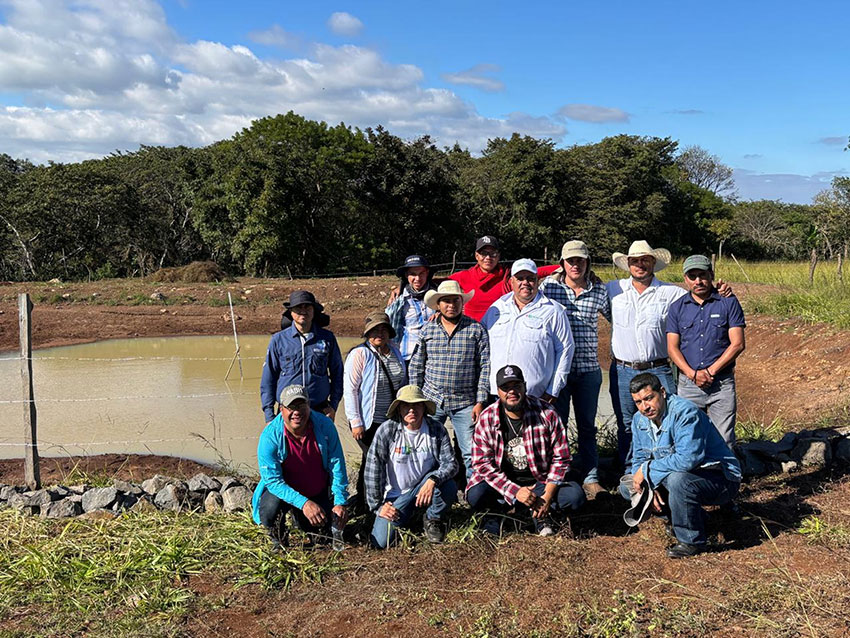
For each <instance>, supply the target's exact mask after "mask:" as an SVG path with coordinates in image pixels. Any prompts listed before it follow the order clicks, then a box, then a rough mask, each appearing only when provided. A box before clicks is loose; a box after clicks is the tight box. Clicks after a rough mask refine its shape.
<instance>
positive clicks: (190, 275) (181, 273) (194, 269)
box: [150, 261, 225, 284]
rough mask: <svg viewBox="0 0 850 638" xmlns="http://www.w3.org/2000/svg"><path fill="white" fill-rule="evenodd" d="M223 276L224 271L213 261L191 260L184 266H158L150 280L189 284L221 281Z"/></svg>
mask: <svg viewBox="0 0 850 638" xmlns="http://www.w3.org/2000/svg"><path fill="white" fill-rule="evenodd" d="M224 278H225V275H224V271H223V270H222V269H221V268H220V267H219V265H218V264H217V263H215V262H214V261H193V262H192V263H191V264H188V265H186V266H177V267H174V268H160V269H159V270H157V271H156V272H155V273H154V274H152V275H151V276H150V280H151V281H157V282H165V283H171V282H178V281H179V282H184V283H190V284H196V283H209V282H212V281H222V280H223V279H224Z"/></svg>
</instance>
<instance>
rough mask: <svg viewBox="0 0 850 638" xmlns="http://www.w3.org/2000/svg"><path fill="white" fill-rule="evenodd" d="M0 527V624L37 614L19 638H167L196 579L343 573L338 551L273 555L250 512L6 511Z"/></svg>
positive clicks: (269, 584) (258, 581)
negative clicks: (50, 516) (44, 516)
mask: <svg viewBox="0 0 850 638" xmlns="http://www.w3.org/2000/svg"><path fill="white" fill-rule="evenodd" d="M0 530H2V532H0V617H8V616H9V614H10V613H12V612H14V611H15V610H18V609H20V608H25V607H37V608H38V609H39V614H37V615H36V616H35V617H33V618H31V619H30V622H33V623H36V625H37V626H28V627H26V628H22V630H21V633H20V634H19V635H21V636H30V635H43V636H69V635H76V634H77V633H78V632H81V631H83V632H84V633H89V632H90V633H91V634H92V635H98V636H108V635H113V636H122V635H128V634H136V633H138V634H139V635H145V636H160V635H161V636H167V635H171V632H172V628H173V625H172V623H173V622H174V621H175V620H176V619H178V618H180V617H181V616H183V615H184V614H186V613H188V612H190V611H191V610H193V608H194V605H195V604H196V602H197V597H196V595H195V593H194V592H193V590H192V588H191V587H190V583H191V579H192V577H193V576H195V575H198V574H201V573H203V574H205V576H211V577H213V578H219V579H222V580H223V581H225V582H227V583H229V584H230V585H231V586H241V585H246V584H255V585H259V586H261V587H264V588H281V587H283V588H286V587H288V586H289V585H290V584H292V583H294V582H297V581H310V582H320V581H321V580H322V578H324V577H325V576H326V575H327V574H330V573H333V572H335V571H337V570H338V569H340V566H339V563H338V557H337V555H336V554H334V553H332V552H304V551H301V550H291V551H289V552H287V553H279V552H277V553H274V552H271V551H270V547H271V546H270V544H269V543H268V542H267V539H266V538H265V537H264V532H263V530H262V528H260V527H259V526H257V525H255V524H254V523H253V521H251V520H250V518H249V516H248V515H247V514H245V515H242V516H221V515H215V514H211V515H205V514H191V513H190V514H173V513H166V512H151V513H144V514H142V513H139V514H132V513H131V514H125V515H123V516H121V517H119V518H116V519H115V520H111V521H108V522H104V521H87V520H81V519H74V520H71V521H63V522H56V521H45V520H41V519H37V518H30V517H26V516H22V515H20V514H18V513H17V512H15V511H14V510H3V511H0ZM12 635H14V634H12Z"/></svg>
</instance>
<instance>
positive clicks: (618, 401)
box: [608, 361, 676, 474]
mask: <svg viewBox="0 0 850 638" xmlns="http://www.w3.org/2000/svg"><path fill="white" fill-rule="evenodd" d="M644 372H651V373H652V374H654V375H655V376H656V377H658V378H659V379H660V380H661V385H662V386H664V389H665V390H667V394H676V384H675V382H674V381H673V371H672V369H671V368H670V366H669V365H665V366H658V367H657V368H649V369H648V370H635V369H634V368H628V367H626V366H624V365H620V364H618V363H616V362H615V361H611V373H610V376H609V377H608V381H609V385H608V389H609V391H610V392H611V406H612V407H613V408H614V414H615V415H617V453H618V455H619V457H620V464H621V465H622V466H623V469H624V470H625V472H626V473H627V474H628V473H629V472H631V467H632V418H633V417H634V415H635V412H637V407H636V406H635V402H634V401H633V400H632V393H631V392H629V382H631V380H632V379H634V378H635V377H636V376H637V375H639V374H643V373H644Z"/></svg>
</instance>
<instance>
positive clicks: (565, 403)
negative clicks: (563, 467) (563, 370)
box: [555, 368, 602, 483]
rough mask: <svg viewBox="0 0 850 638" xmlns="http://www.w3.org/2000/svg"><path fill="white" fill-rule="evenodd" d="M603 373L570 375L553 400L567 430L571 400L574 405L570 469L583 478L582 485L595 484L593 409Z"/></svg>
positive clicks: (595, 451)
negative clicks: (575, 444)
mask: <svg viewBox="0 0 850 638" xmlns="http://www.w3.org/2000/svg"><path fill="white" fill-rule="evenodd" d="M601 386H602V370H600V369H598V368H597V369H596V370H592V371H590V372H570V375H569V376H568V377H567V385H566V386H564V389H563V390H561V393H560V394H559V395H558V399H557V400H556V401H555V410H556V411H557V412H558V415H559V416H560V417H561V421H563V423H564V428H566V427H567V422H568V421H569V419H570V400H571V399H572V403H573V405H574V406H575V415H576V430H577V432H578V452H576V454H575V455H574V456H573V464H572V467H573V469H575V470H576V471H578V472H579V473H580V475H581V476H583V477H584V482H585V483H598V482H599V477H598V468H597V466H598V465H599V453H598V452H597V450H596V407H597V406H598V404H599V388H600V387H601Z"/></svg>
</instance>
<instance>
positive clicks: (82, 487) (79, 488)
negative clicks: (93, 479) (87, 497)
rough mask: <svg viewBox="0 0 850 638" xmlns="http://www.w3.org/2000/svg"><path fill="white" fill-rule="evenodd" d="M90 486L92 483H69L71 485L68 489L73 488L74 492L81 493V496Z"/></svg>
mask: <svg viewBox="0 0 850 638" xmlns="http://www.w3.org/2000/svg"><path fill="white" fill-rule="evenodd" d="M90 488H91V485H86V484H82V485H69V486H68V489H69V490H71V491H72V492H73V493H74V494H79V495H80V496H82V495H83V494H85V493H86V491H88V490H89V489H90Z"/></svg>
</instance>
